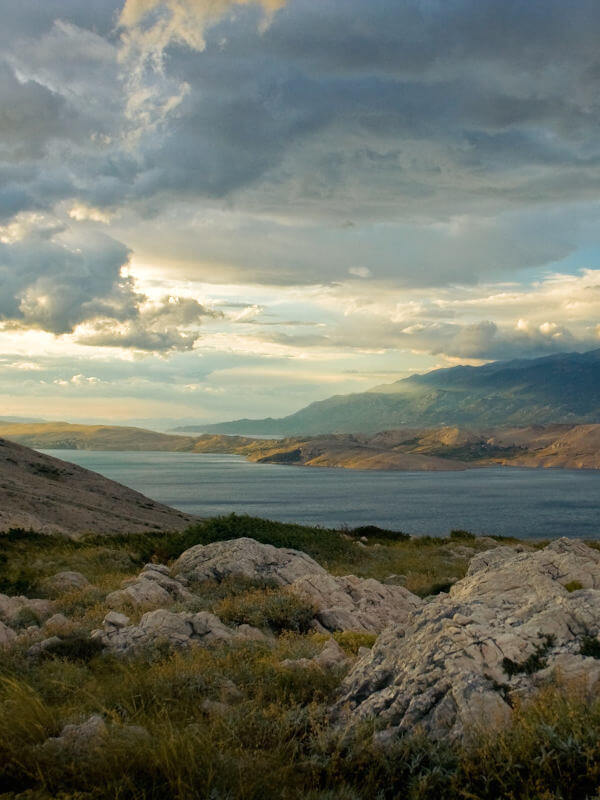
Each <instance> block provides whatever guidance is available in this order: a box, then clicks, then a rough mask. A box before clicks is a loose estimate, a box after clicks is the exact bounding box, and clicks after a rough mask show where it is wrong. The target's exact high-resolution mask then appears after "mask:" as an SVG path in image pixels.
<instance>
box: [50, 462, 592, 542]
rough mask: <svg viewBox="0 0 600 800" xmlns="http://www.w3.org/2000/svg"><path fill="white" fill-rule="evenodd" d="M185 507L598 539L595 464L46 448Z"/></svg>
mask: <svg viewBox="0 0 600 800" xmlns="http://www.w3.org/2000/svg"><path fill="white" fill-rule="evenodd" d="M42 452H45V453H48V454H49V455H52V456H55V457H56V458H62V459H63V460H65V461H72V462H73V463H75V464H79V465H80V466H82V467H86V468H87V469H91V470H95V471H96V472H99V473H101V474H102V475H105V476H106V477H107V478H112V479H113V480H115V481H119V483H123V484H125V485H126V486H130V487H131V488H132V489H136V490H137V491H139V492H142V493H143V494H145V495H147V496H148V497H151V498H153V499H154V500H158V501H159V502H161V503H165V504H167V505H170V506H174V507H175V508H178V509H180V510H181V511H185V512H187V513H189V514H197V515H199V516H201V517H212V516H218V515H222V514H231V513H235V514H250V515H252V516H256V517H263V518H266V519H273V520H279V521H282V522H298V523H302V524H306V525H319V526H322V527H324V528H340V527H345V526H347V527H350V528H354V527H357V526H359V525H378V526H379V527H382V528H389V529H392V530H398V531H404V532H406V533H410V534H429V535H431V536H445V535H447V534H448V533H449V532H450V531H451V530H453V529H462V530H469V531H472V532H473V533H476V534H482V535H483V534H494V535H502V536H518V537H521V538H535V539H539V538H556V537H559V536H570V537H582V538H586V539H600V470H598V471H595V470H562V469H544V470H542V469H523V468H516V467H490V468H485V469H472V470H465V471H464V472H454V471H453V472H383V471H359V470H348V469H331V468H323V467H293V466H285V465H279V464H254V463H251V462H249V461H246V460H245V459H244V458H243V457H242V456H236V455H212V454H201V453H163V452H107V451H91V450H44V451H42Z"/></svg>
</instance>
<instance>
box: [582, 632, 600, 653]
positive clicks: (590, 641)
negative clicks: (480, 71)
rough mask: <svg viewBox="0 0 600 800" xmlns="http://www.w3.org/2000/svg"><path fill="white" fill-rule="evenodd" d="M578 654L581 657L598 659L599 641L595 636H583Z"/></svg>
mask: <svg viewBox="0 0 600 800" xmlns="http://www.w3.org/2000/svg"><path fill="white" fill-rule="evenodd" d="M579 652H580V653H581V655H582V656H591V657H592V658H600V641H598V639H597V637H596V636H584V637H583V639H582V640H581V650H580V651H579Z"/></svg>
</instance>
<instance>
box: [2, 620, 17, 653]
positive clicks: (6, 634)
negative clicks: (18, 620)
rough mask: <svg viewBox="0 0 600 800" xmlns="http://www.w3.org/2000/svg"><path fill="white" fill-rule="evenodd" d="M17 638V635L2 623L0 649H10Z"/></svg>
mask: <svg viewBox="0 0 600 800" xmlns="http://www.w3.org/2000/svg"><path fill="white" fill-rule="evenodd" d="M16 638H17V634H16V633H15V632H14V631H13V629H12V628H9V627H8V625H5V624H4V623H3V622H0V649H3V648H7V647H10V646H11V645H12V644H13V642H14V641H15V639H16Z"/></svg>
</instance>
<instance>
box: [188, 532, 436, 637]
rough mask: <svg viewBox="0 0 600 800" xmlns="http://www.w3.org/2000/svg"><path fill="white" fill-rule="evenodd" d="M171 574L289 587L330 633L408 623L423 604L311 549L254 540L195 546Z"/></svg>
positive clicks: (376, 629) (399, 588) (375, 629)
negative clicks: (330, 563)
mask: <svg viewBox="0 0 600 800" xmlns="http://www.w3.org/2000/svg"><path fill="white" fill-rule="evenodd" d="M172 573H173V575H174V576H175V578H176V579H178V580H181V579H184V580H186V579H187V580H193V581H201V580H209V579H213V580H222V579H223V578H226V577H228V576H230V575H241V576H243V577H245V578H250V579H252V580H265V581H269V582H271V583H274V584H277V585H279V586H289V588H290V591H292V592H293V593H294V594H297V595H298V596H300V597H302V598H304V599H306V600H309V601H310V602H311V603H314V605H315V606H316V608H317V609H318V613H317V617H316V620H317V622H318V623H319V625H320V626H322V628H324V629H325V630H327V631H343V630H347V631H361V632H368V633H379V632H380V631H382V630H383V629H384V628H385V627H386V626H387V625H389V624H390V623H391V622H402V621H404V620H405V619H406V618H407V616H408V614H409V613H410V612H411V611H412V610H413V609H415V608H417V607H418V606H419V605H420V604H421V602H422V601H421V600H420V598H418V597H417V596H416V595H414V594H412V593H411V592H409V591H408V590H407V589H405V588H404V587H402V586H388V585H385V584H383V583H380V582H379V581H376V580H373V579H372V578H368V579H365V578H357V577H356V576H354V575H346V576H344V577H336V576H334V575H330V574H329V573H328V572H327V571H326V570H325V569H324V568H323V567H322V566H320V564H317V562H316V561H314V559H312V558H311V557H310V556H308V555H306V553H302V552H301V551H299V550H291V549H288V548H285V547H274V546H273V545H270V544H261V543H260V542H257V541H255V540H254V539H249V538H242V539H232V540H229V541H225V542H214V543H213V544H208V545H196V546H194V547H191V548H190V549H189V550H186V551H185V552H184V553H182V554H181V556H180V557H179V558H178V559H177V561H176V562H175V564H174V565H173V570H172Z"/></svg>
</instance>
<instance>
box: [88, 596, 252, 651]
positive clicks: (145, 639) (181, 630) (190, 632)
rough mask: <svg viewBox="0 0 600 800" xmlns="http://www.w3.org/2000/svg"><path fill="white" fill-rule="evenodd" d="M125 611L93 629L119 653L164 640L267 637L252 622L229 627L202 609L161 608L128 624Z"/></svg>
mask: <svg viewBox="0 0 600 800" xmlns="http://www.w3.org/2000/svg"><path fill="white" fill-rule="evenodd" d="M128 622H129V620H128V619H127V617H125V616H124V615H123V614H115V613H114V612H110V613H109V614H107V615H106V617H105V618H104V623H103V627H102V629H100V630H97V631H94V632H93V633H92V638H94V639H98V640H100V642H101V643H102V645H103V646H104V647H106V648H107V649H108V650H110V651H112V652H113V653H115V654H117V655H129V654H130V653H134V652H135V651H137V650H140V649H143V648H145V647H148V646H154V645H157V644H160V643H161V642H162V643H164V644H167V645H169V646H170V647H188V646H190V645H193V644H205V643H210V642H217V641H221V642H233V641H234V640H236V639H237V640H248V639H250V638H255V639H257V640H258V639H260V640H261V641H262V640H265V641H266V640H267V637H266V636H265V635H264V634H263V633H262V632H261V631H259V630H258V629H255V628H251V627H250V626H249V625H246V626H243V627H244V630H241V631H239V632H238V631H237V630H235V629H232V628H228V627H227V626H226V625H224V624H223V623H222V622H221V620H220V619H219V618H218V617H217V616H215V615H214V614H210V613H209V612H208V611H200V612H198V613H197V614H191V613H186V612H183V611H182V612H180V613H178V614H176V613H173V612H171V611H167V610H166V609H164V608H159V609H157V610H156V611H149V612H148V613H146V614H144V615H143V617H142V618H141V620H140V622H139V624H138V625H130V624H128Z"/></svg>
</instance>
